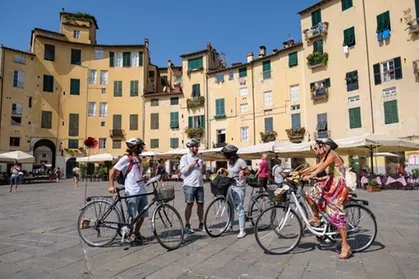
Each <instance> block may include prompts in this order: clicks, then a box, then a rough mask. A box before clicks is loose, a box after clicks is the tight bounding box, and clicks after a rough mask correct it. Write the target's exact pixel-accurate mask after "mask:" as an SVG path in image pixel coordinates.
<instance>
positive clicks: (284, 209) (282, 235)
mask: <svg viewBox="0 0 419 279" xmlns="http://www.w3.org/2000/svg"><path fill="white" fill-rule="evenodd" d="M302 182H303V181H302V179H301V178H298V177H291V178H286V183H284V185H288V187H289V193H288V194H285V195H282V196H281V197H280V198H279V199H280V200H279V201H278V202H277V203H276V204H275V205H273V206H271V207H270V208H268V209H266V210H265V211H264V212H262V213H261V214H260V215H259V217H258V219H257V220H256V225H255V238H256V242H257V243H258V245H259V246H260V247H261V248H262V249H263V250H264V251H265V252H266V253H269V254H275V255H281V254H286V253H288V252H290V251H292V250H293V249H294V248H295V247H296V246H297V245H298V244H299V242H300V240H301V237H302V234H303V228H302V221H303V222H304V224H305V226H306V228H307V229H308V230H309V231H310V232H311V233H312V234H314V235H315V236H316V237H317V239H318V240H319V241H321V242H323V241H330V242H332V243H333V244H335V245H336V246H337V245H338V244H339V239H340V233H339V231H338V230H337V229H335V228H334V227H332V225H331V224H330V223H329V221H328V220H327V218H326V217H325V216H324V215H322V216H321V221H322V223H321V226H320V227H314V226H312V225H310V223H309V220H308V219H307V215H306V213H305V212H304V210H303V209H302V206H301V204H300V202H299V199H298V198H297V196H296V190H297V189H298V186H301V187H302V188H303V187H304V183H302ZM291 202H292V203H294V205H295V206H296V211H297V212H298V214H297V213H296V211H295V210H294V209H293V208H292V207H291V206H290V204H291ZM345 212H346V220H347V233H348V242H349V245H350V246H351V248H352V251H353V252H361V251H364V250H365V249H367V248H368V247H370V246H371V245H372V243H373V242H374V241H375V238H376V236H377V222H376V219H375V215H374V213H372V212H371V210H370V209H369V208H367V207H366V206H364V205H362V204H360V202H351V203H347V204H346V206H345ZM361 212H365V213H366V214H361ZM356 214H359V215H364V216H362V218H358V219H357V220H355V219H356V218H355V215H356ZM264 216H265V217H266V219H267V220H269V221H268V224H266V225H265V226H267V228H265V229H264V230H260V229H259V227H260V224H259V223H260V222H261V220H264ZM278 216H279V218H278ZM300 216H301V217H300ZM366 217H367V218H368V217H370V218H369V219H370V220H371V221H372V222H371V224H370V225H371V228H372V233H371V234H370V235H366V232H367V230H365V229H364V228H363V227H360V221H361V220H366V219H367V218H366ZM301 219H302V221H301ZM288 222H290V223H291V222H294V223H296V229H295V230H294V231H293V232H292V233H287V232H285V230H286V229H288V228H289V227H290V226H291V224H288ZM357 234H359V235H357ZM269 236H272V237H273V239H272V240H271V241H266V240H268V237H269ZM292 239H294V240H292ZM287 240H291V241H290V245H285V244H284V245H283V246H284V247H283V248H282V247H274V248H269V247H268V245H271V244H274V245H276V246H279V245H282V244H283V243H284V242H286V241H287ZM358 240H359V241H363V243H362V244H361V245H360V246H357V245H356V244H357V243H358ZM265 241H266V242H265Z"/></svg>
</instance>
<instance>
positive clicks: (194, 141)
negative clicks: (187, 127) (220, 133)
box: [186, 138, 201, 148]
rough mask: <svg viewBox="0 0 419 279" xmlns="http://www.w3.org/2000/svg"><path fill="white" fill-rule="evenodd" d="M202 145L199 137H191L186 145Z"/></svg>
mask: <svg viewBox="0 0 419 279" xmlns="http://www.w3.org/2000/svg"><path fill="white" fill-rule="evenodd" d="M200 145H201V143H200V142H199V140H197V139H193V138H192V139H190V140H189V141H188V142H187V143H186V147H188V148H190V147H194V146H197V147H199V146H200Z"/></svg>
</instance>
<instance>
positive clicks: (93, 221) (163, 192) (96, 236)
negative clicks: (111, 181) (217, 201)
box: [77, 175, 184, 250]
mask: <svg viewBox="0 0 419 279" xmlns="http://www.w3.org/2000/svg"><path fill="white" fill-rule="evenodd" d="M159 179H160V175H158V176H156V177H153V178H151V179H149V180H148V181H147V183H146V186H148V185H152V186H153V191H151V192H147V193H144V194H137V195H132V196H121V195H120V193H119V192H120V191H123V190H125V188H124V187H116V191H117V192H116V193H117V194H116V196H115V197H113V196H101V197H89V198H88V199H87V201H89V203H88V204H86V205H85V206H84V207H83V208H82V209H81V212H80V215H79V218H78V221H77V224H78V225H77V230H78V233H79V235H80V238H81V239H82V240H83V241H84V242H85V243H86V244H88V245H89V246H93V247H103V246H106V245H109V244H110V243H111V242H113V241H114V240H115V238H116V237H117V235H118V234H119V235H120V236H121V243H124V240H125V239H126V238H128V237H131V235H132V233H133V229H134V225H135V223H136V222H137V220H138V219H139V218H141V216H143V215H144V213H145V212H146V211H147V210H148V209H149V208H150V207H151V206H153V205H154V204H155V203H157V206H156V207H155V208H154V210H153V213H152V215H151V226H152V230H153V233H154V236H155V237H156V239H157V241H158V242H159V243H160V245H161V246H163V247H164V248H166V249H168V250H174V249H177V248H178V247H179V246H180V245H181V244H182V242H183V238H184V232H183V222H182V218H181V217H180V214H179V212H178V211H177V210H176V209H175V208H174V207H173V206H171V205H169V204H167V202H169V201H171V200H173V199H174V198H175V190H174V188H173V187H170V188H167V187H161V188H156V184H157V183H158V181H159ZM146 195H147V196H149V195H154V197H153V199H152V200H151V202H149V204H148V205H147V206H146V207H145V208H144V209H143V210H142V211H141V212H140V213H139V214H138V215H137V216H136V217H135V218H133V220H130V221H127V219H126V217H125V214H124V209H123V206H122V203H121V200H125V199H127V198H132V197H139V196H146ZM98 198H99V199H98ZM118 203H119V207H118V206H117V204H118ZM90 211H91V212H93V216H92V217H90V216H89V215H86V213H88V212H90ZM176 224H177V225H176ZM160 225H161V226H160ZM108 231H109V232H110V233H109V236H106V235H107V232H108ZM85 232H86V235H85V234H84V233H85ZM90 238H91V239H90ZM166 240H168V241H166Z"/></svg>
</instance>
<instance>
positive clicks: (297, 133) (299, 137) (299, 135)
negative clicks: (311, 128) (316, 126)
mask: <svg viewBox="0 0 419 279" xmlns="http://www.w3.org/2000/svg"><path fill="white" fill-rule="evenodd" d="M285 131H286V132H287V135H288V138H289V139H290V141H291V142H301V141H303V140H304V135H305V133H306V128H304V127H302V128H297V129H292V128H291V129H286V130H285Z"/></svg>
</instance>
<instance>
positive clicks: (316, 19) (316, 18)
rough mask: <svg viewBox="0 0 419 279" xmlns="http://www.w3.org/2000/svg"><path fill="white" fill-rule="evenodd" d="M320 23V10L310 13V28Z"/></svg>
mask: <svg viewBox="0 0 419 279" xmlns="http://www.w3.org/2000/svg"><path fill="white" fill-rule="evenodd" d="M320 22H322V13H321V10H320V9H318V10H315V11H314V12H312V13H311V26H316V25H317V24H319V23H320Z"/></svg>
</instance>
